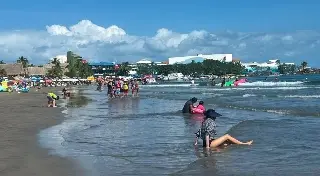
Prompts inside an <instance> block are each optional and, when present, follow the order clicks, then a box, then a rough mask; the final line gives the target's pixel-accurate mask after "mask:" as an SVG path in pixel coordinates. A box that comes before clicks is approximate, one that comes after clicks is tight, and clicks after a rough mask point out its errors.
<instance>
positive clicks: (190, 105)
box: [182, 97, 253, 148]
mask: <svg viewBox="0 0 320 176" xmlns="http://www.w3.org/2000/svg"><path fill="white" fill-rule="evenodd" d="M197 101H198V99H197V98H195V97H193V98H191V99H190V100H188V101H187V102H186V103H185V105H184V107H183V109H182V113H189V114H203V115H204V116H205V117H204V120H203V122H202V124H201V128H200V129H199V130H198V132H196V133H195V134H196V140H195V145H197V144H198V139H199V138H200V139H202V141H203V143H202V146H203V147H205V148H210V147H213V148H216V147H219V146H228V145H231V144H239V145H251V144H252V142H253V141H252V140H251V141H248V142H241V141H239V140H237V139H236V138H234V137H232V136H230V135H229V134H225V135H223V136H221V137H218V138H215V136H216V135H217V131H216V123H215V120H216V118H217V117H220V116H222V115H221V114H219V113H217V112H216V111H215V110H213V109H208V110H205V107H204V102H203V101H200V102H199V103H198V105H197V106H194V104H195V103H196V102H197Z"/></svg>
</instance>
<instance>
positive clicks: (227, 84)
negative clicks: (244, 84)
mask: <svg viewBox="0 0 320 176" xmlns="http://www.w3.org/2000/svg"><path fill="white" fill-rule="evenodd" d="M234 81H235V79H233V80H230V81H228V82H226V83H225V84H224V86H225V87H230V86H233V83H234Z"/></svg>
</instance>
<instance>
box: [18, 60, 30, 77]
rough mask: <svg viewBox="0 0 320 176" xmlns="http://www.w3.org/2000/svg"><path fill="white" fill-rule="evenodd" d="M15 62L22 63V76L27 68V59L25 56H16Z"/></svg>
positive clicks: (25, 73)
mask: <svg viewBox="0 0 320 176" xmlns="http://www.w3.org/2000/svg"><path fill="white" fill-rule="evenodd" d="M17 63H21V64H22V68H23V73H24V76H26V75H27V68H28V65H29V60H28V59H27V58H25V57H23V56H21V57H19V58H18V60H17Z"/></svg>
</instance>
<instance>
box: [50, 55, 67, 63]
mask: <svg viewBox="0 0 320 176" xmlns="http://www.w3.org/2000/svg"><path fill="white" fill-rule="evenodd" d="M54 58H57V60H58V61H59V62H60V63H67V56H66V55H57V56H56V57H53V58H50V61H53V59H54Z"/></svg>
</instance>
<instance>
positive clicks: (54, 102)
mask: <svg viewBox="0 0 320 176" xmlns="http://www.w3.org/2000/svg"><path fill="white" fill-rule="evenodd" d="M52 107H54V108H55V107H57V106H56V100H53V101H52Z"/></svg>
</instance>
